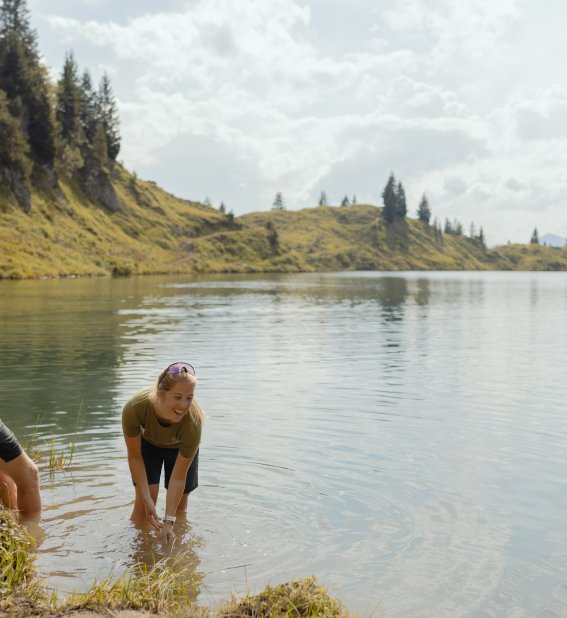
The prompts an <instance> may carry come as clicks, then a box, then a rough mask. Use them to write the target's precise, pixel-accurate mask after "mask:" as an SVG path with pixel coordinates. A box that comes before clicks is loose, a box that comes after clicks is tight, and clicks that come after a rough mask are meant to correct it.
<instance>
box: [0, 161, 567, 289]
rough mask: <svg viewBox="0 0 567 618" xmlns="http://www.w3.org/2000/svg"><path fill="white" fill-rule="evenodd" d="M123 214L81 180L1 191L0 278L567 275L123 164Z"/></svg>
mask: <svg viewBox="0 0 567 618" xmlns="http://www.w3.org/2000/svg"><path fill="white" fill-rule="evenodd" d="M111 178H112V186H113V187H114V190H115V192H116V195H117V197H118V205H119V206H118V209H117V210H115V211H109V210H108V209H107V208H105V207H103V206H101V205H99V204H97V203H96V202H94V201H93V200H92V199H90V198H88V197H87V196H86V195H85V194H84V192H83V191H82V189H81V187H80V186H79V184H78V183H76V182H73V181H70V180H67V181H66V180H64V179H61V180H60V183H59V184H60V188H61V193H57V194H50V192H49V191H43V192H42V191H34V192H33V193H32V201H31V203H32V207H31V209H30V211H29V212H24V211H23V210H22V208H21V207H20V206H19V205H18V203H17V202H16V200H15V199H14V198H13V196H11V195H10V194H9V192H7V191H4V192H3V193H2V194H0V278H28V277H57V276H71V275H110V274H114V275H128V274H147V273H166V272H167V273H187V272H211V273H212V272H272V271H278V272H297V271H316V270H364V269H366V270H367V269H376V270H464V269H479V270H482V269H515V270H567V249H563V248H562V249H554V248H550V247H544V246H539V245H509V246H506V247H498V248H496V249H493V250H488V249H486V248H485V247H484V246H483V245H482V243H480V242H479V241H478V240H471V239H469V238H467V237H465V236H456V235H453V234H441V233H439V232H436V231H435V230H434V229H433V228H432V227H430V226H428V225H425V224H424V223H422V222H419V221H417V220H415V219H408V218H405V219H396V220H395V221H394V222H393V223H392V224H387V223H386V222H385V221H384V220H383V217H382V209H381V208H378V207H376V206H371V205H356V206H348V207H333V206H319V207H315V208H307V209H303V210H300V211H287V210H282V211H269V212H257V213H251V214H246V215H244V216H242V217H237V218H234V217H232V216H231V215H226V214H223V213H221V212H219V211H218V210H216V209H214V208H212V207H210V206H206V205H204V204H200V203H197V202H190V201H186V200H181V199H179V198H176V197H174V196H172V195H170V194H168V193H166V192H165V191H163V190H162V189H160V188H159V187H158V186H157V185H156V184H155V183H152V182H147V181H142V180H140V179H137V178H136V177H135V176H133V175H131V174H129V173H128V172H127V171H126V170H125V169H124V168H122V167H121V166H120V165H119V164H114V167H113V171H112V175H111Z"/></svg>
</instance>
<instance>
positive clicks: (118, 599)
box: [58, 563, 207, 616]
mask: <svg viewBox="0 0 567 618" xmlns="http://www.w3.org/2000/svg"><path fill="white" fill-rule="evenodd" d="M192 578H193V575H192V574H191V573H188V572H187V570H183V569H181V570H177V569H175V570H174V569H173V568H172V567H170V566H166V565H165V564H164V563H157V564H155V565H153V566H151V567H149V566H147V565H146V564H143V563H140V564H138V565H136V566H135V567H133V568H132V569H130V570H128V571H127V572H126V573H124V574H123V575H120V576H118V577H112V576H111V577H108V578H106V579H101V580H98V581H95V582H94V583H93V585H92V586H91V588H90V589H89V590H87V591H86V592H81V593H75V594H72V595H71V596H70V597H68V598H67V599H66V600H65V601H64V602H63V603H62V604H61V605H59V607H58V609H59V611H76V610H89V611H103V610H109V609H110V610H113V609H136V610H143V611H148V612H152V613H155V614H167V615H170V614H175V613H179V612H181V611H183V615H184V616H205V615H207V613H206V612H205V610H202V609H200V608H197V607H196V606H195V607H193V603H192V602H193V599H194V598H195V596H196V583H195V582H194V581H192ZM189 608H191V610H192V611H191V613H190V614H189V613H187V611H188V610H189Z"/></svg>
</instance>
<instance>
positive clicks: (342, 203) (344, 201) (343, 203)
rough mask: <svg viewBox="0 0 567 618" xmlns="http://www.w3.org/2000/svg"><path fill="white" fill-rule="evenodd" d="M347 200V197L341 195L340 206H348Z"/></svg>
mask: <svg viewBox="0 0 567 618" xmlns="http://www.w3.org/2000/svg"><path fill="white" fill-rule="evenodd" d="M349 203H350V202H349V201H348V197H347V196H346V195H345V196H344V197H343V201H342V202H341V206H348V205H349Z"/></svg>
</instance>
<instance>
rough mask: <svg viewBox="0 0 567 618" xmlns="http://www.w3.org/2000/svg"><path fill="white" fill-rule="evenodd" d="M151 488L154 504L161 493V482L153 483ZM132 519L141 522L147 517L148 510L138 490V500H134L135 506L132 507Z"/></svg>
mask: <svg viewBox="0 0 567 618" xmlns="http://www.w3.org/2000/svg"><path fill="white" fill-rule="evenodd" d="M149 488H150V496H151V497H152V500H153V501H154V504H155V503H156V502H157V499H158V494H159V483H153V484H151V485H149ZM130 519H131V520H132V521H134V522H136V523H141V522H143V521H144V520H145V519H146V510H145V508H144V502H143V501H142V499H141V498H140V496H139V495H138V492H136V500H135V501H134V508H133V509H132V515H130Z"/></svg>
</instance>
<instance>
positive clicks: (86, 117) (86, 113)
mask: <svg viewBox="0 0 567 618" xmlns="http://www.w3.org/2000/svg"><path fill="white" fill-rule="evenodd" d="M79 115H80V119H81V128H82V130H83V133H84V135H85V137H86V138H87V140H88V141H89V142H91V143H92V141H93V139H94V135H95V131H96V123H97V95H96V93H95V91H94V88H93V83H92V79H91V74H90V73H89V71H88V70H85V71H84V72H83V76H82V78H81V84H80V86H79Z"/></svg>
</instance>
